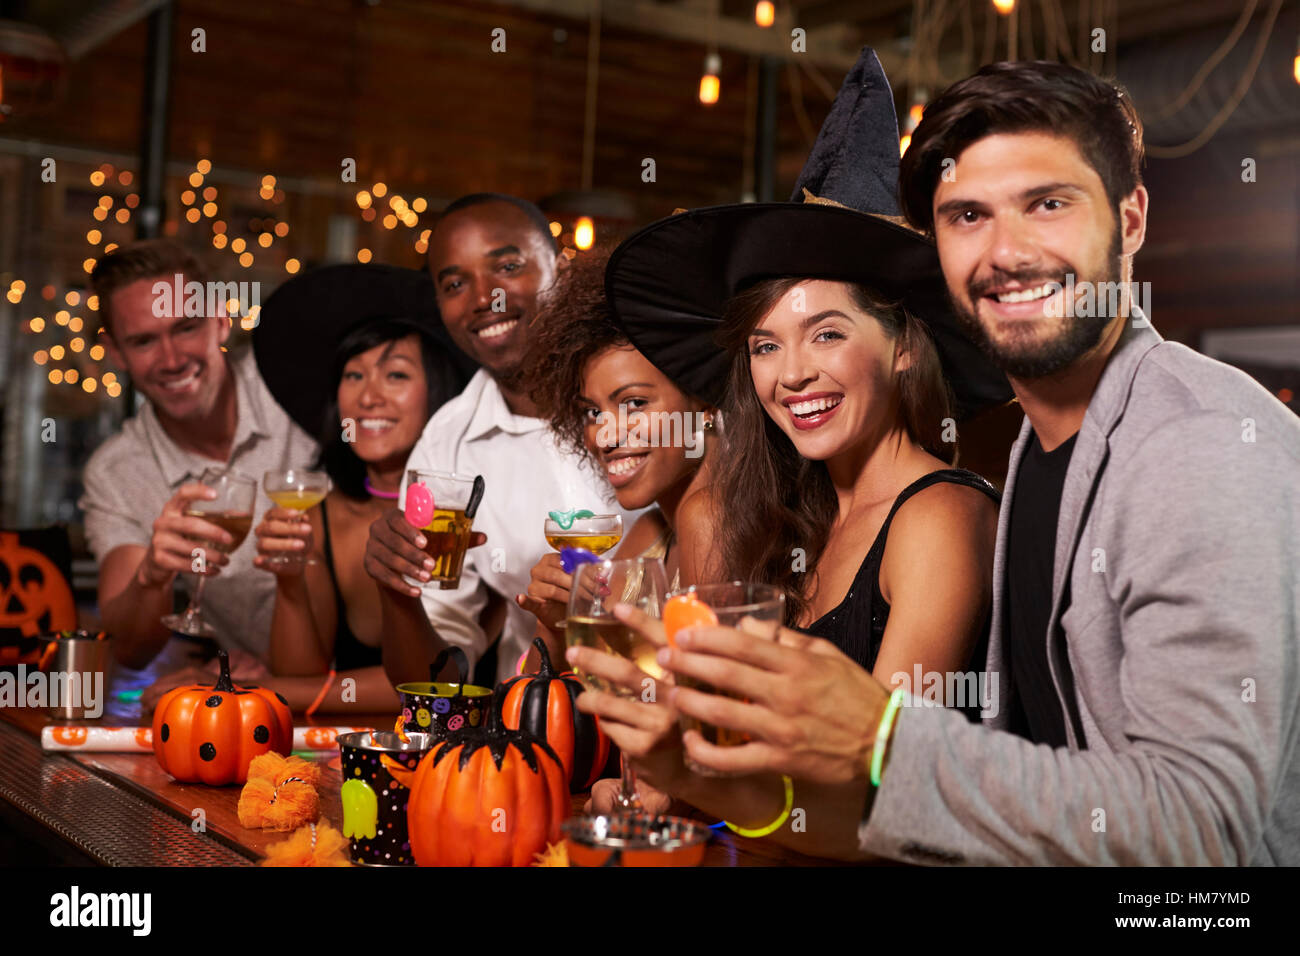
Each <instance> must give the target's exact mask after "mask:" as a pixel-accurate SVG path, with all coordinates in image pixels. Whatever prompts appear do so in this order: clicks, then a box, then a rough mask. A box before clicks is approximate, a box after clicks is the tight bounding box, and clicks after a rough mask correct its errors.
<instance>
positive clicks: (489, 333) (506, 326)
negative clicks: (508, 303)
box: [478, 319, 519, 339]
mask: <svg viewBox="0 0 1300 956" xmlns="http://www.w3.org/2000/svg"><path fill="white" fill-rule="evenodd" d="M518 324H519V320H518V319H506V320H505V321H504V322H495V323H493V324H492V325H489V326H488V327H487V328H485V329H479V330H478V337H479V338H481V339H498V338H500V337H501V336H503V335H505V334H506V333H507V332H509V331H510V330H511V329H513V328H514V327H515V326H516V325H518Z"/></svg>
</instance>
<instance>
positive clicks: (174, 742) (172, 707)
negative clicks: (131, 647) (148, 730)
mask: <svg viewBox="0 0 1300 956" xmlns="http://www.w3.org/2000/svg"><path fill="white" fill-rule="evenodd" d="M219 655H220V659H221V676H220V677H218V678H217V683H216V685H215V686H211V687H208V686H205V685H203V684H194V685H190V686H188V687H177V688H176V689H175V690H171V691H168V692H167V693H166V694H164V695H163V697H162V699H161V700H159V701H158V706H157V707H156V708H155V709H154V712H153V751H154V754H155V755H157V757H158V763H159V765H160V766H161V767H162V768H163V769H164V770H166V771H167V772H168V773H169V774H171V775H172V776H173V777H174V778H176V780H177V781H178V782H180V783H206V784H211V785H213V786H221V785H223V784H229V783H244V782H245V781H246V780H247V779H248V765H249V764H250V763H252V761H253V758H254V757H258V756H260V755H262V754H264V753H266V752H267V751H269V750H274V751H275V752H276V753H278V754H283V755H284V756H286V757H287V756H288V755H289V751H290V749H291V747H292V745H293V717H292V715H291V714H290V713H289V705H288V702H286V701H285V699H284V698H283V697H281V696H280V695H279V694H277V693H275V692H274V691H270V690H267V689H265V688H263V687H256V686H249V687H239V686H236V685H235V684H234V683H232V682H231V680H230V656H229V655H228V654H227V653H226V652H225V651H220V652H219Z"/></svg>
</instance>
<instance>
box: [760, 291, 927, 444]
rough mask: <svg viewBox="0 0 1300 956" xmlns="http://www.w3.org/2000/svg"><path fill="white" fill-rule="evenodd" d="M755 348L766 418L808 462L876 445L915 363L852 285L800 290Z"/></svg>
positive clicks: (774, 314)
mask: <svg viewBox="0 0 1300 956" xmlns="http://www.w3.org/2000/svg"><path fill="white" fill-rule="evenodd" d="M747 347H748V351H749V371H750V377H751V378H752V379H753V383H754V391H755V394H756V395H757V396H758V400H759V402H760V403H761V404H762V406H763V410H764V411H766V412H767V414H768V416H769V417H771V419H772V420H773V421H774V422H776V424H777V425H778V426H779V427H780V429H781V430H782V431H783V432H785V434H786V435H787V436H789V438H790V441H791V442H793V443H794V446H795V448H796V450H797V451H798V452H799V454H800V455H802V456H803V457H805V458H808V459H811V460H814V461H826V460H828V459H831V458H834V457H836V456H837V455H840V454H842V453H844V452H847V451H850V450H852V449H854V448H857V447H859V446H860V445H861V444H862V443H863V442H864V441H875V440H877V439H878V438H879V437H880V436H881V435H883V434H884V432H885V431H887V430H888V428H889V427H890V426H891V425H892V424H893V423H894V422H895V421H896V419H897V415H898V411H897V407H898V405H897V402H898V384H897V376H898V373H899V372H901V371H903V369H905V368H906V367H907V365H908V361H909V360H908V356H907V354H906V353H905V352H900V351H899V349H898V348H897V343H896V342H895V340H893V339H891V338H890V337H889V336H888V335H887V334H886V333H885V329H884V327H883V326H882V325H881V324H880V322H879V321H878V320H876V319H875V318H874V317H872V316H871V315H869V314H868V313H866V312H864V311H863V310H862V309H860V308H859V307H858V306H857V305H856V304H855V303H854V301H853V298H852V296H851V294H850V290H849V287H848V286H847V285H845V284H844V283H840V282H826V281H808V282H801V283H799V284H798V285H796V286H793V287H792V288H791V289H790V290H789V291H787V292H786V293H785V294H784V295H783V296H781V298H780V300H778V301H777V303H776V305H775V306H774V307H773V308H771V309H770V310H769V311H768V312H767V314H766V315H765V316H764V317H763V318H762V319H760V320H759V322H758V324H757V326H756V327H755V328H754V330H753V331H752V332H751V333H750V335H749V339H748V345H747Z"/></svg>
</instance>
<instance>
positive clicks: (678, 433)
mask: <svg viewBox="0 0 1300 956" xmlns="http://www.w3.org/2000/svg"><path fill="white" fill-rule="evenodd" d="M578 401H579V402H580V403H581V405H582V407H584V408H585V409H586V419H587V426H586V432H585V438H586V443H587V448H588V450H589V451H590V452H591V453H592V455H594V456H595V458H596V460H597V461H598V462H599V463H600V465H601V467H602V468H603V469H604V472H605V477H606V478H607V479H608V480H609V483H610V484H611V485H612V486H613V488H614V494H615V495H616V496H617V497H618V503H619V505H621V506H622V507H623V508H625V509H627V510H629V511H633V510H636V509H637V508H644V507H646V506H648V505H650V504H653V503H654V502H655V501H657V500H659V498H660V497H661V496H663V495H664V494H665V492H667V491H669V490H670V489H673V488H676V487H678V486H681V485H684V483H686V482H689V481H690V479H691V476H692V475H694V474H695V470H696V468H697V467H698V466H699V464H700V461H701V458H700V456H699V454H698V450H699V449H698V446H695V449H694V450H692V452H691V453H692V454H693V455H695V457H691V458H688V457H687V455H686V452H687V448H686V447H685V445H686V442H685V441H675V439H676V438H684V439H686V440H689V441H690V442H691V443H692V444H693V445H694V442H695V438H694V431H695V428H696V425H697V423H698V421H699V419H698V417H697V415H696V413H697V412H700V411H702V410H703V408H704V406H703V405H701V404H700V403H699V402H697V401H694V400H693V399H690V398H688V397H687V396H686V395H684V394H683V393H682V391H681V390H680V389H679V388H677V386H676V385H674V384H673V383H672V381H671V380H670V379H669V378H668V377H667V376H666V375H664V373H663V372H661V371H659V369H657V368H656V367H655V366H654V365H653V364H652V363H651V362H650V360H649V359H647V358H646V357H645V356H644V355H642V354H641V353H640V352H639V351H637V349H636V348H634V347H633V346H631V345H624V346H619V347H615V348H607V349H605V350H604V351H602V352H598V353H596V354H595V355H593V356H592V357H591V358H590V359H589V360H588V362H587V366H586V368H585V369H584V371H583V387H582V395H581V396H579V398H578ZM620 406H622V407H623V409H624V411H623V415H624V418H625V419H626V420H627V423H628V424H627V434H626V435H624V436H622V439H623V440H622V441H621V442H620V436H618V434H617V428H616V425H617V422H618V418H619V408H620ZM664 413H667V415H668V417H662V416H663V415H664ZM642 415H644V416H646V418H645V419H640V416H642ZM639 419H640V420H642V421H647V422H654V421H656V420H657V421H661V422H667V423H673V424H671V425H670V426H669V427H665V428H663V429H661V430H660V431H659V433H658V441H659V446H658V447H654V445H653V444H652V443H651V440H650V438H651V435H650V432H649V427H648V426H647V427H646V428H644V429H638V420H639ZM687 431H689V432H690V435H687V434H686V432H687ZM673 442H675V443H673Z"/></svg>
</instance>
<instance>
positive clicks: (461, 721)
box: [397, 681, 492, 740]
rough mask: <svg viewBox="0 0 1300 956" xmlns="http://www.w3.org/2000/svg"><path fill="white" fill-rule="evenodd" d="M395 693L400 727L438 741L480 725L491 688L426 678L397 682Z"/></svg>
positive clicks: (489, 702)
mask: <svg viewBox="0 0 1300 956" xmlns="http://www.w3.org/2000/svg"><path fill="white" fill-rule="evenodd" d="M397 692H398V693H399V694H400V695H401V696H402V728H403V729H404V730H405V731H406V732H407V733H408V734H432V735H433V736H434V737H435V738H436V739H438V740H442V739H443V738H445V737H446V736H447V734H449V733H455V732H456V731H458V730H461V729H464V728H466V727H481V726H483V725H484V724H486V723H487V719H488V708H489V707H491V706H492V689H491V688H489V687H479V686H478V685H476V684H448V683H441V682H427V681H426V682H423V683H416V684H398V685H397Z"/></svg>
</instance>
